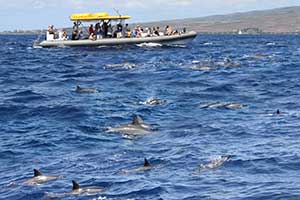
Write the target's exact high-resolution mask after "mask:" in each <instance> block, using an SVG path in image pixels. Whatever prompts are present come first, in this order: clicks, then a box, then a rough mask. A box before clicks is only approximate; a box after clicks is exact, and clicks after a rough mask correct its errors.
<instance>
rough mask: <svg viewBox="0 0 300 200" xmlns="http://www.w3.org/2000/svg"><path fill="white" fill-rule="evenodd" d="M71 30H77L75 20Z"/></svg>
mask: <svg viewBox="0 0 300 200" xmlns="http://www.w3.org/2000/svg"><path fill="white" fill-rule="evenodd" d="M73 31H78V24H77V23H76V22H74V24H73Z"/></svg>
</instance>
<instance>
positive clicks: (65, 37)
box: [62, 30, 69, 40]
mask: <svg viewBox="0 0 300 200" xmlns="http://www.w3.org/2000/svg"><path fill="white" fill-rule="evenodd" d="M62 39H63V40H68V39H69V37H68V34H67V32H66V31H65V30H63V35H62Z"/></svg>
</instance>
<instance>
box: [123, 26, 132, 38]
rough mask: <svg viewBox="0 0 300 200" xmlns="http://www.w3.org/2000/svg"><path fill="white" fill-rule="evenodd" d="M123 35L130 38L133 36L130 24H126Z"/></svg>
mask: <svg viewBox="0 0 300 200" xmlns="http://www.w3.org/2000/svg"><path fill="white" fill-rule="evenodd" d="M123 37H126V38H130V37H131V30H130V28H129V27H128V24H126V25H125V27H124V29H123Z"/></svg>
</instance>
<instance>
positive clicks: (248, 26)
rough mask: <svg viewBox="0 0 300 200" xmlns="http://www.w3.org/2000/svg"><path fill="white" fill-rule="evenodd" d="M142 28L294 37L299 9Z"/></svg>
mask: <svg viewBox="0 0 300 200" xmlns="http://www.w3.org/2000/svg"><path fill="white" fill-rule="evenodd" d="M137 24H139V25H141V26H143V27H153V26H160V27H161V28H162V27H164V26H165V25H171V26H173V27H176V28H178V29H182V28H183V27H186V28H187V30H194V31H197V32H199V33H238V32H240V33H246V34H259V33H274V34H280V33H289V34H292V33H297V34H300V6H294V7H284V8H277V9H271V10H260V11H250V12H244V13H233V14H228V15H214V16H208V17H200V18H189V19H178V20H168V21H160V22H148V23H136V24H132V25H131V26H135V25H137ZM39 32H40V31H38V30H26V31H22V30H18V31H4V32H1V33H0V34H38V33H39Z"/></svg>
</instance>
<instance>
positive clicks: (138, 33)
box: [136, 26, 143, 38]
mask: <svg viewBox="0 0 300 200" xmlns="http://www.w3.org/2000/svg"><path fill="white" fill-rule="evenodd" d="M142 33H143V29H142V28H141V27H140V26H137V27H136V37H137V38H140V37H142Z"/></svg>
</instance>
